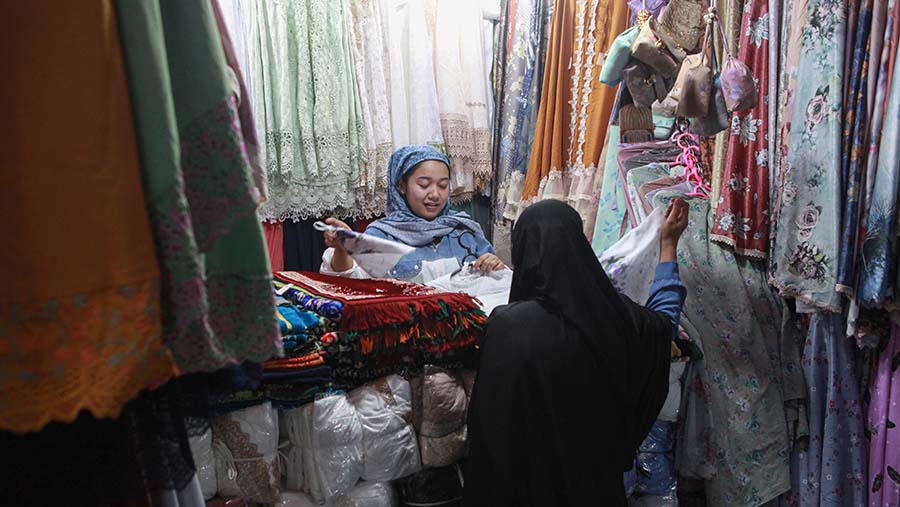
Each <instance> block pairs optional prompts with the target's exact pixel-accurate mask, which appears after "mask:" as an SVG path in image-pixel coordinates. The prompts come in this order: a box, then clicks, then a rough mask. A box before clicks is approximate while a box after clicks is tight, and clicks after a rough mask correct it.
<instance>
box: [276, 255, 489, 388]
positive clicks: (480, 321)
mask: <svg viewBox="0 0 900 507" xmlns="http://www.w3.org/2000/svg"><path fill="white" fill-rule="evenodd" d="M276 279H277V281H276V282H275V289H276V294H278V295H279V296H281V297H282V298H284V299H285V300H287V301H288V302H290V303H291V304H292V305H294V307H296V308H297V309H298V310H301V311H304V312H306V313H311V314H315V316H317V317H319V318H320V319H321V322H326V323H329V322H330V323H333V327H334V329H335V330H336V334H333V335H332V334H328V333H326V334H324V335H322V336H320V337H318V338H317V339H316V338H313V336H312V335H310V333H309V332H308V331H303V332H304V333H305V334H306V336H307V338H306V340H305V342H304V345H302V346H300V347H299V348H298V349H294V348H292V347H293V343H290V342H289V341H286V342H285V349H286V350H288V349H289V347H291V348H290V350H291V351H292V352H293V351H295V350H307V351H309V350H312V349H313V348H314V347H318V350H321V351H323V352H324V356H323V359H324V364H326V365H328V366H330V367H331V368H332V377H333V378H334V380H335V382H336V383H337V384H338V385H340V386H343V387H350V388H352V387H355V386H358V385H361V384H363V383H365V382H367V381H370V380H374V379H376V378H379V377H383V376H385V375H389V374H391V373H396V372H399V371H406V372H409V373H418V372H420V371H421V368H422V366H424V365H425V364H438V365H442V366H459V365H460V364H462V362H463V361H465V360H466V359H468V358H469V357H470V356H471V354H472V352H473V351H474V350H475V347H476V345H477V344H478V341H479V340H480V337H481V336H482V334H483V332H484V324H485V322H486V321H487V317H486V316H485V314H484V312H483V311H482V310H481V308H480V307H479V305H478V303H477V302H476V301H475V299H474V298H473V297H472V296H469V295H467V294H461V293H449V292H441V291H440V290H437V289H434V288H431V287H426V286H423V285H417V284H411V283H406V282H400V281H396V280H380V279H379V280H354V279H348V278H337V277H332V276H328V275H322V274H318V273H298V272H280V273H276ZM282 317H283V318H284V321H288V322H291V319H294V321H293V322H291V324H292V325H294V322H297V323H299V325H297V326H295V328H296V327H299V328H302V329H304V330H306V329H309V327H306V326H307V324H308V323H309V324H312V320H310V319H308V316H306V315H302V316H299V317H298V316H297V315H294V314H293V313H291V314H290V315H288V314H285V313H282ZM304 319H306V320H304ZM284 321H282V322H284ZM312 329H323V327H322V326H321V325H319V327H315V326H313V327H312ZM324 329H327V324H326V327H325V328H324ZM298 341H299V340H298ZM267 370H268V364H267Z"/></svg>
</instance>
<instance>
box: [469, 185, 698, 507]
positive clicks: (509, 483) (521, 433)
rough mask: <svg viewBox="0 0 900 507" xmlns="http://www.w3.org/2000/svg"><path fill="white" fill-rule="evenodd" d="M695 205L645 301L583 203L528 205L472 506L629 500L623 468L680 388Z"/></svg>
mask: <svg viewBox="0 0 900 507" xmlns="http://www.w3.org/2000/svg"><path fill="white" fill-rule="evenodd" d="M687 215H688V211H687V206H686V205H685V203H684V202H682V201H676V202H675V203H673V205H672V206H671V207H670V208H669V210H668V211H667V215H666V223H665V225H664V226H663V229H662V232H661V234H660V251H661V252H660V263H659V265H658V267H657V272H656V279H655V280H654V282H653V286H652V287H651V293H650V298H649V299H648V301H647V305H646V306H641V305H639V304H637V303H634V302H632V301H631V300H629V299H628V298H626V297H624V296H621V295H620V294H619V293H618V292H617V291H616V289H615V288H614V287H613V286H612V284H611V283H610V281H609V278H607V276H606V273H605V272H604V271H603V267H602V266H601V265H600V263H599V261H598V260H597V258H596V256H595V255H594V252H593V250H592V249H591V246H590V244H589V243H588V241H587V239H586V238H585V237H584V234H583V232H582V230H583V229H582V221H581V218H580V217H579V215H578V213H577V212H576V211H575V210H574V209H572V208H571V207H569V206H567V205H566V204H563V203H561V202H558V201H553V200H548V201H543V202H540V203H538V204H535V205H533V206H531V207H529V208H528V209H527V210H526V211H525V212H524V213H523V214H522V217H521V218H520V219H519V221H518V223H517V224H516V227H515V229H514V231H513V244H512V256H513V264H514V265H515V274H514V276H513V283H512V291H511V293H510V303H511V304H510V305H508V306H505V307H502V308H499V309H497V310H496V311H495V312H494V314H493V315H492V316H491V319H490V320H489V322H488V329H487V334H486V336H485V339H484V343H483V345H482V348H481V358H480V363H479V368H478V379H477V381H476V384H475V390H474V393H473V395H472V402H471V404H470V407H469V420H468V427H469V444H470V452H469V463H468V467H467V473H466V483H465V491H464V495H463V505H464V506H466V507H472V506H491V507H502V506H516V507H523V506H541V507H551V506H552V507H565V506H588V505H590V506H593V505H596V506H615V505H625V492H624V486H623V482H622V474H623V472H624V471H625V470H627V469H629V468H630V467H631V465H632V463H633V460H634V455H635V453H636V452H637V449H638V446H639V445H640V444H641V442H642V441H643V439H644V438H645V437H646V436H647V433H648V432H649V431H650V427H651V426H652V425H653V422H654V420H655V419H656V416H657V414H658V413H659V410H660V409H661V408H662V404H663V402H664V401H665V398H666V394H667V392H668V374H669V359H670V350H671V347H670V343H671V339H672V338H673V336H674V334H675V331H676V329H677V325H678V319H679V315H680V313H681V305H682V304H683V302H684V297H685V289H684V286H683V285H682V284H681V281H680V279H679V276H678V265H677V263H676V262H675V255H676V248H677V244H678V239H679V238H680V237H681V233H682V232H683V231H684V229H685V227H686V226H687Z"/></svg>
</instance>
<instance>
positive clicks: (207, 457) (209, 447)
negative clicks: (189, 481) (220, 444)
mask: <svg viewBox="0 0 900 507" xmlns="http://www.w3.org/2000/svg"><path fill="white" fill-rule="evenodd" d="M188 444H189V445H190V447H191V455H192V456H193V458H194V467H196V469H197V480H199V481H200V491H202V492H203V499H204V500H209V499H210V498H212V497H214V496H216V491H217V490H218V485H217V484H216V460H215V456H214V455H213V434H212V428H210V429H208V430H206V431H205V432H204V433H203V434H202V435H199V436H196V437H190V438H189V439H188Z"/></svg>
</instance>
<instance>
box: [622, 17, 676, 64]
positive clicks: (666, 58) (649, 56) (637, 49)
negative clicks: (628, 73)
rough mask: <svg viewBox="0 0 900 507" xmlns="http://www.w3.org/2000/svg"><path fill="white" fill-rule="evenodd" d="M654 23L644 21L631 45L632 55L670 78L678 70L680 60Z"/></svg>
mask: <svg viewBox="0 0 900 507" xmlns="http://www.w3.org/2000/svg"><path fill="white" fill-rule="evenodd" d="M653 25H654V24H653V23H649V22H648V23H644V24H643V25H642V26H641V31H640V32H639V33H638V36H637V39H635V41H634V44H633V45H632V46H631V56H633V57H634V58H636V59H637V60H640V61H641V62H643V63H646V64H647V65H649V66H650V68H651V69H653V70H654V71H656V73H658V74H659V75H660V76H662V77H665V78H670V77H673V76H675V74H676V73H677V72H678V62H676V61H675V58H674V57H673V56H672V54H671V53H670V52H669V49H668V48H667V47H666V44H665V43H664V42H663V41H662V40H661V39H660V38H659V37H658V36H657V35H656V32H655V31H654V29H653Z"/></svg>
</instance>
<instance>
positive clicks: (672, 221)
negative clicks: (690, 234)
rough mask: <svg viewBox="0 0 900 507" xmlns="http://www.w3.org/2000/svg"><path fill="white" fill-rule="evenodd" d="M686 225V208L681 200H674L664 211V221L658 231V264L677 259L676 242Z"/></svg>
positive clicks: (685, 204)
mask: <svg viewBox="0 0 900 507" xmlns="http://www.w3.org/2000/svg"><path fill="white" fill-rule="evenodd" d="M687 224H688V206H687V203H685V202H684V201H683V200H681V199H675V200H674V201H672V203H671V204H669V209H667V210H666V221H665V223H663V226H662V230H660V231H659V262H668V261H674V260H676V258H677V252H678V240H679V239H681V235H682V233H684V230H685V229H686V228H687Z"/></svg>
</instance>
